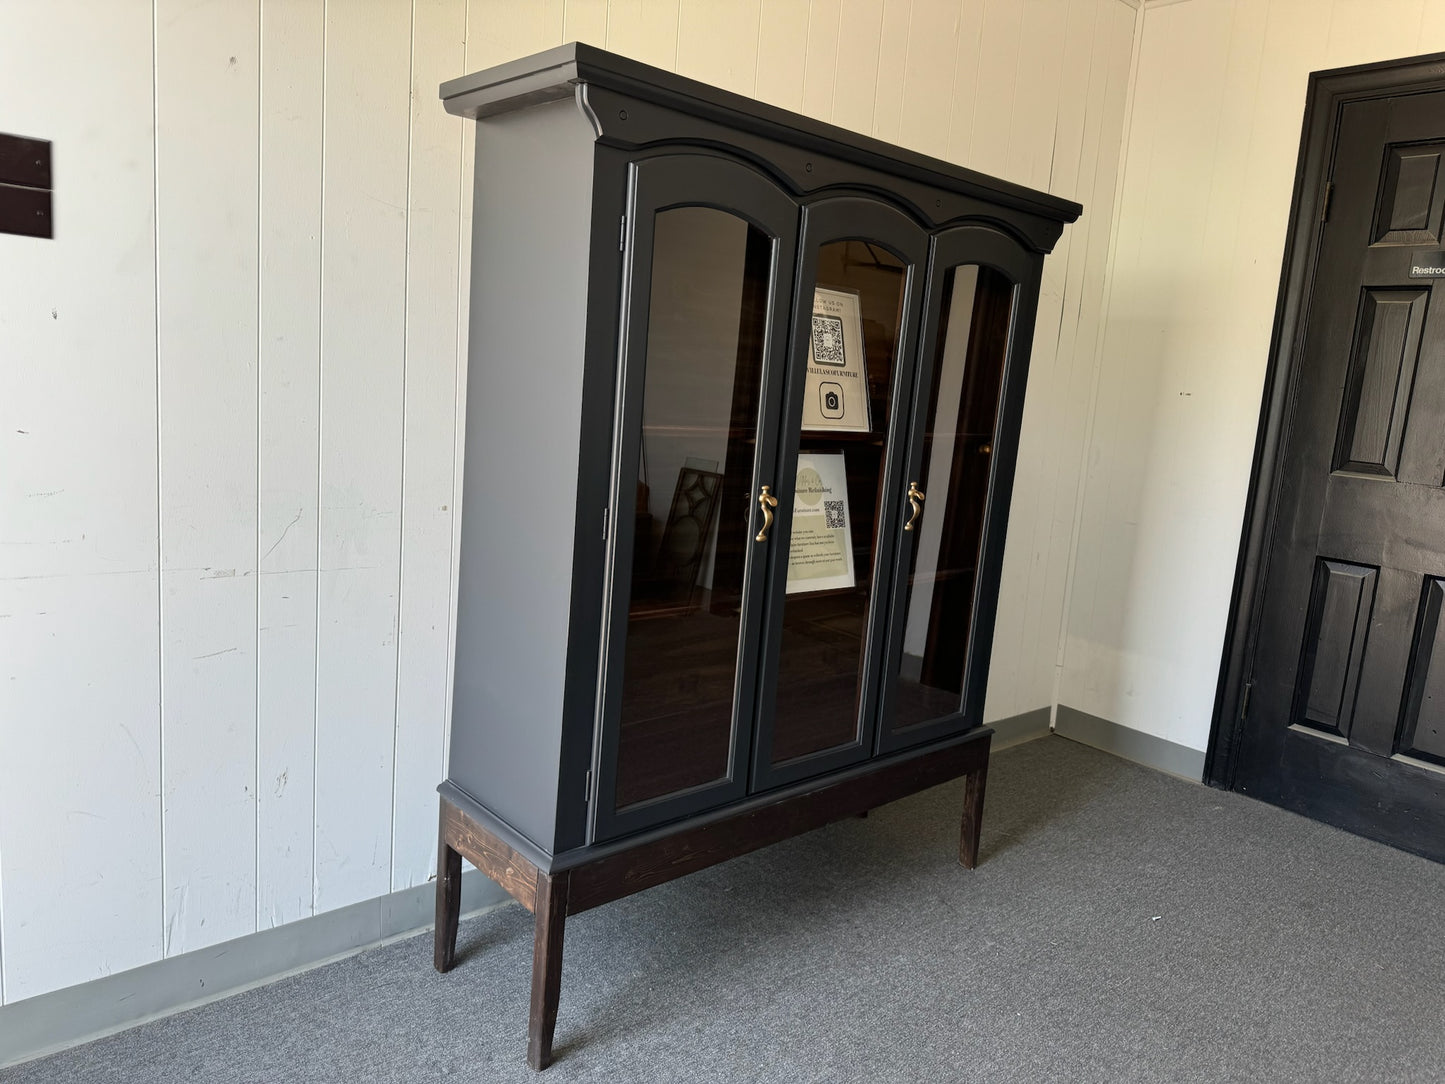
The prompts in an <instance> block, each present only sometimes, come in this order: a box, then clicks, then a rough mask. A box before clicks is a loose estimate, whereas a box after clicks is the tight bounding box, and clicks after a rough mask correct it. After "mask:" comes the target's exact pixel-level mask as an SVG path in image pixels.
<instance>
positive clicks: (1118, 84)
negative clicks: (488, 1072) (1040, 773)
mask: <svg viewBox="0 0 1445 1084" xmlns="http://www.w3.org/2000/svg"><path fill="white" fill-rule="evenodd" d="M1187 2H1189V3H1196V2H1203V0H1187ZM1134 16H1135V12H1134V8H1133V7H1132V6H1130V5H1129V4H1127V3H1124V2H1123V0H814V2H811V3H810V2H809V0H742V2H740V3H736V4H734V3H721V2H718V0H611V2H604V0H367V2H365V3H350V2H347V3H339V2H335V0H331V2H328V0H248V2H243V3H235V4H224V5H215V4H204V3H201V2H199V0H116V2H114V3H102V2H100V0H63V2H56V3H52V4H47V5H40V4H34V5H30V4H24V5H12V6H10V7H8V8H7V9H6V11H5V14H4V16H3V19H4V24H3V26H0V99H3V100H4V101H5V102H6V103H7V104H6V109H7V113H6V122H5V124H6V127H7V128H11V129H13V130H15V131H17V132H18V133H20V134H26V135H33V136H38V137H41V138H49V139H53V140H55V170H56V187H57V193H56V223H57V226H56V229H57V236H56V239H55V240H54V241H47V242H40V241H35V240H33V239H26V238H13V237H4V236H0V341H3V344H4V345H3V350H4V352H5V362H6V364H4V365H0V455H3V461H4V463H5V468H6V469H5V470H4V471H0V668H3V670H4V675H3V677H4V680H3V681H0V1000H3V1002H5V1003H10V1002H14V1001H17V1000H20V999H23V998H27V997H30V996H33V995H37V994H41V993H45V992H47V991H51V990H55V989H58V988H61V987H65V986H69V985H73V984H76V983H80V982H84V981H86V980H87V979H91V978H96V977H99V976H101V975H104V974H107V973H110V972H114V971H118V970H122V969H125V968H130V967H134V966H137V965H140V964H144V963H148V962H152V961H155V960H157V959H161V958H164V957H165V956H166V955H168V954H175V953H179V952H183V951H186V950H190V949H196V948H199V947H203V946H207V945H210V944H213V943H216V942H218V941H221V940H225V939H227V938H230V937H234V936H237V935H240V934H245V933H248V932H250V931H253V930H259V929H266V928H269V927H272V926H276V925H280V924H283V923H288V922H292V921H295V920H297V919H300V918H304V917H307V916H309V915H312V914H316V913H319V912H322V911H327V910H330V909H333V908H336V907H339V906H342V905H345V904H349V903H352V902H356V901H360V900H364V899H368V898H372V897H376V896H379V895H382V894H384V893H387V892H389V891H392V890H395V889H400V888H405V887H408V886H413V885H417V884H421V883H424V882H425V880H426V879H427V877H428V876H429V875H430V873H431V869H432V865H433V863H434V860H435V853H434V849H435V820H434V818H435V809H436V805H435V801H436V799H435V794H434V789H433V788H434V786H435V784H436V782H437V780H438V778H439V777H440V775H441V773H442V771H443V770H444V767H443V765H444V759H445V735H446V725H447V715H448V708H447V702H448V697H449V685H450V673H451V659H450V644H451V636H452V635H453V628H452V614H453V603H454V599H453V591H454V584H455V559H456V554H455V544H454V539H455V528H456V524H457V521H458V520H457V512H458V509H457V504H456V498H457V481H458V480H457V478H456V471H455V465H456V463H457V462H458V458H457V448H458V441H459V433H460V430H459V422H460V418H459V416H458V410H459V403H460V402H461V401H462V400H461V397H460V396H459V390H460V389H461V388H463V387H464V384H465V378H466V374H465V366H464V365H463V364H461V362H462V360H463V359H464V358H465V345H466V330H465V329H466V312H465V302H464V299H465V297H466V289H467V280H468V259H469V255H470V254H469V251H468V243H467V238H468V235H469V234H468V226H469V222H470V208H471V200H472V198H473V194H472V191H471V174H470V158H471V149H472V133H471V132H470V131H469V130H468V126H467V125H465V124H463V123H462V122H460V121H457V120H456V119H455V118H452V117H450V116H448V115H447V114H446V113H445V112H444V111H443V110H442V109H441V106H440V104H439V103H438V102H437V100H436V85H437V83H439V82H440V81H441V80H443V79H445V78H449V77H451V76H454V75H458V74H462V73H463V72H465V71H471V70H476V69H478V68H482V67H486V66H488V65H491V64H496V63H500V62H502V61H505V60H510V59H513V58H516V57H520V56H524V55H526V54H528V53H531V52H535V51H538V50H540V49H545V48H548V47H550V46H553V45H557V44H560V43H562V42H563V41H564V40H568V39H571V38H577V39H580V40H584V41H588V42H591V43H594V44H598V45H605V46H606V47H608V48H611V49H614V50H616V51H619V52H622V53H625V54H627V55H631V56H634V57H636V58H637V59H639V60H643V61H645V62H648V63H652V64H656V65H659V66H661V67H665V68H671V69H676V70H678V71H680V72H682V73H683V74H685V75H689V76H692V77H694V78H699V79H703V80H706V81H709V82H712V83H716V84H719V85H721V86H724V87H727V88H728V89H731V90H735V91H740V92H742V93H745V94H756V95H757V96H759V97H761V98H763V99H764V100H766V101H769V102H772V103H775V104H778V105H781V106H784V107H787V108H791V109H798V110H802V111H805V112H807V113H810V114H812V115H814V116H817V117H819V118H820V119H823V120H828V121H831V122H834V123H837V124H841V125H844V126H846V127H850V128H853V129H856V130H860V131H865V132H869V133H871V134H873V135H875V136H878V137H880V138H884V139H889V140H893V141H897V142H902V143H904V144H905V145H907V146H910V147H912V148H915V149H918V150H923V151H926V152H928V153H932V154H936V155H939V156H943V157H947V158H949V159H951V160H953V161H957V162H961V163H963V164H966V165H973V166H977V167H978V168H981V169H984V170H988V171H992V172H996V173H1000V174H1002V175H1003V176H1005V177H1008V178H1009V179H1011V180H1016V181H1020V182H1023V183H1026V184H1031V185H1034V186H1036V187H1040V188H1046V189H1048V190H1050V191H1053V192H1056V193H1058V194H1060V195H1063V196H1067V197H1070V198H1076V199H1080V200H1081V201H1082V202H1084V203H1085V204H1086V206H1087V211H1086V217H1085V218H1084V219H1083V220H1082V221H1081V223H1080V224H1079V226H1077V227H1072V228H1071V229H1070V230H1069V231H1066V233H1065V238H1064V242H1063V244H1062V245H1061V246H1060V249H1059V252H1058V253H1057V254H1056V255H1055V256H1054V257H1051V259H1050V260H1049V261H1048V263H1047V265H1046V275H1045V298H1044V304H1043V306H1042V308H1041V311H1042V312H1043V313H1044V314H1045V316H1044V318H1043V319H1041V322H1040V325H1039V329H1038V333H1037V338H1036V342H1037V365H1038V370H1039V373H1040V377H1039V379H1037V380H1035V381H1034V382H1033V383H1031V386H1030V391H1029V398H1028V406H1027V408H1026V423H1025V434H1024V448H1023V453H1022V456H1021V460H1020V477H1019V487H1018V488H1019V493H1020V498H1019V500H1018V501H1017V502H1016V506H1015V510H1014V515H1013V522H1012V524H1011V534H1010V547H1009V553H1008V557H1007V559H1006V571H1005V587H1004V599H1003V602H1002V605H1001V611H1000V612H1001V621H1000V629H999V644H998V647H997V649H996V659H995V664H994V666H995V680H994V681H993V683H992V685H991V690H990V701H989V713H990V716H991V717H998V716H1001V715H1008V714H1013V713H1016V712H1019V711H1024V710H1030V709H1033V708H1038V707H1043V706H1046V705H1047V704H1049V703H1050V697H1051V694H1052V682H1053V676H1054V662H1055V658H1054V656H1055V653H1056V644H1057V636H1058V629H1059V621H1060V615H1061V612H1062V610H1061V607H1062V595H1063V579H1064V569H1065V568H1066V567H1067V563H1068V562H1067V555H1068V549H1069V543H1070V540H1071V530H1072V526H1073V517H1074V507H1075V503H1076V490H1077V483H1078V465H1079V463H1080V459H1081V450H1082V447H1083V441H1084V421H1083V419H1082V418H1081V417H1080V416H1079V415H1080V407H1079V398H1080V394H1081V389H1083V390H1084V392H1085V393H1086V392H1087V389H1089V388H1090V387H1091V386H1092V383H1093V380H1094V356H1095V351H1094V347H1095V339H1096V337H1097V335H1096V331H1097V327H1098V321H1099V311H1098V310H1099V308H1100V305H1101V303H1102V283H1103V280H1104V260H1105V257H1106V255H1107V252H1108V247H1109V236H1110V215H1111V210H1112V197H1113V187H1114V182H1113V169H1114V164H1115V163H1116V162H1117V160H1118V152H1119V140H1120V137H1121V131H1122V118H1123V115H1124V97H1123V94H1124V90H1125V88H1126V84H1127V79H1128V70H1129V58H1130V45H1131V41H1132V34H1133V20H1134ZM60 35H63V36H64V38H65V40H66V43H67V45H66V48H65V49H64V50H62V51H54V50H35V49H31V48H28V47H27V46H26V45H25V43H26V42H27V41H45V40H52V39H55V38H56V37H57V36H60ZM95 85H103V86H104V87H105V108H104V111H103V115H102V113H101V112H100V111H98V110H97V108H96V106H95V105H94V102H95V98H94V96H93V95H91V94H88V93H85V92H84V91H83V88H85V87H90V86H95Z"/></svg>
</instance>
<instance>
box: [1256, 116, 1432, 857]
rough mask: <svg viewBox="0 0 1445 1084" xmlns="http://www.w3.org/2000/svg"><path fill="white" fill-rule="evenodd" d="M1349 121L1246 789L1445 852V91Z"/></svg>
mask: <svg viewBox="0 0 1445 1084" xmlns="http://www.w3.org/2000/svg"><path fill="white" fill-rule="evenodd" d="M1337 131H1338V134H1337V136H1336V138H1335V142H1334V148H1335V149H1334V154H1333V159H1332V168H1331V169H1330V173H1329V174H1328V175H1329V176H1330V177H1331V181H1332V185H1333V189H1332V191H1331V192H1330V193H1329V194H1328V195H1327V202H1326V204H1325V206H1326V212H1325V215H1326V217H1325V221H1324V223H1323V225H1322V226H1321V228H1320V230H1321V232H1320V234H1319V237H1318V244H1317V251H1318V257H1317V262H1316V265H1315V272H1314V280H1313V287H1312V289H1311V290H1310V292H1309V295H1308V299H1307V300H1308V305H1307V313H1308V316H1307V321H1308V322H1307V325H1306V329H1305V332H1304V335H1303V339H1302V340H1301V342H1302V346H1301V349H1300V353H1299V356H1298V362H1297V369H1296V374H1295V382H1294V401H1293V407H1292V413H1291V415H1290V419H1289V425H1288V427H1287V428H1286V430H1285V432H1286V433H1287V436H1286V437H1285V443H1284V446H1283V454H1282V456H1281V457H1280V460H1279V462H1280V464H1281V466H1280V468H1279V473H1278V475H1277V481H1276V485H1277V491H1276V492H1277V498H1276V500H1277V504H1276V512H1275V516H1274V527H1273V536H1272V539H1271V541H1270V542H1269V543H1268V548H1267V550H1266V554H1267V557H1266V560H1267V564H1266V566H1265V568H1266V571H1265V580H1264V589H1263V602H1262V605H1261V609H1260V612H1259V626H1258V634H1257V640H1256V645H1257V646H1256V648H1255V654H1254V661H1253V665H1252V667H1251V668H1250V669H1249V671H1248V678H1247V680H1248V682H1249V687H1248V689H1247V700H1246V701H1245V703H1246V707H1245V711H1244V721H1243V732H1242V741H1241V745H1240V748H1239V752H1238V760H1237V768H1236V775H1235V779H1234V785H1235V786H1236V787H1237V789H1239V790H1242V791H1244V792H1246V793H1249V794H1252V795H1255V796H1257V797H1259V798H1263V799H1265V800H1267V801H1270V802H1274V803H1277V804H1279V805H1283V806H1286V807H1288V808H1290V809H1294V810H1296V811H1298V812H1300V813H1304V814H1306V815H1308V816H1312V817H1315V818H1317V819H1320V820H1325V821H1329V822H1331V823H1334V824H1337V825H1339V826H1341V827H1344V828H1347V829H1349V830H1351V831H1355V832H1358V833H1361V834H1364V835H1368V836H1372V837H1374V838H1377V839H1380V840H1383V841H1385V842H1387V843H1391V844H1394V845H1396V846H1399V847H1402V848H1405V849H1407V850H1411V851H1414V852H1416V853H1420V854H1425V855H1429V856H1430V857H1433V858H1436V859H1438V860H1445V620H1442V612H1441V610H1442V606H1441V603H1442V600H1445V293H1442V297H1440V298H1436V297H1434V296H1433V294H1434V292H1435V290H1436V289H1437V288H1438V284H1439V283H1441V282H1442V281H1445V280H1442V277H1441V276H1440V274H1438V273H1435V272H1431V271H1429V270H1428V269H1429V268H1430V267H1440V266H1441V265H1442V264H1445V260H1442V259H1441V258H1440V257H1441V256H1445V252H1442V251H1441V249H1442V245H1445V235H1442V212H1445V92H1439V91H1437V92H1433V93H1417V94H1406V95H1399V96H1395V97H1377V98H1372V99H1366V100H1358V101H1348V102H1346V103H1345V104H1343V105H1341V106H1340V108H1339V124H1338V130H1337Z"/></svg>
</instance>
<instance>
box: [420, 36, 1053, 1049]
mask: <svg viewBox="0 0 1445 1084" xmlns="http://www.w3.org/2000/svg"><path fill="white" fill-rule="evenodd" d="M441 93H442V98H443V99H444V100H445V104H446V108H447V109H448V110H449V111H450V112H452V113H454V114H457V115H459V116H462V117H467V118H471V119H473V120H474V121H475V122H476V124H477V132H476V184H475V209H474V214H473V235H472V246H473V247H472V276H471V332H470V347H469V367H468V377H467V408H466V457H465V466H464V483H463V486H464V489H463V507H462V529H461V555H460V567H461V572H460V585H459V601H458V606H459V609H458V619H457V654H456V682H455V705H454V709H453V718H452V732H451V754H450V766H449V769H448V775H447V780H446V782H444V783H443V784H442V786H441V788H440V791H441V847H440V860H439V861H440V870H439V879H438V885H437V933H436V964H437V967H438V968H440V969H441V970H447V969H448V968H450V967H451V966H452V963H453V960H454V953H455V942H456V926H457V911H458V906H459V880H460V870H461V857H462V856H465V857H466V858H468V859H469V860H471V861H472V862H474V863H475V864H476V865H477V866H478V867H479V868H481V869H482V870H484V871H485V872H486V873H488V874H489V875H490V876H491V877H493V878H494V879H495V880H497V881H498V882H499V883H501V884H502V885H503V887H505V888H506V889H507V890H508V891H509V892H511V894H512V895H513V896H515V897H516V898H517V899H518V900H520V901H521V902H522V903H523V904H524V905H525V906H526V907H528V908H529V909H531V910H532V911H533V912H534V913H535V915H536V949H535V959H534V965H533V997H532V1010H531V1028H530V1043H529V1052H528V1053H529V1059H530V1061H531V1063H532V1064H533V1066H535V1067H537V1068H542V1067H544V1066H545V1065H546V1064H547V1062H548V1060H549V1059H550V1056H551V1043H552V1034H553V1030H554V1026H555V1021H556V1013H557V997H558V988H559V982H560V977H561V948H562V928H563V923H564V920H565V918H566V916H567V915H568V914H573V913H576V912H578V911H581V910H585V909H587V908H589V907H594V906H596V905H598V904H601V903H605V902H607V901H609V900H612V899H616V898H618V897H620V896H623V895H626V894H628V893H630V892H635V891H637V890H639V889H642V888H646V887H648V886H650V885H655V884H659V883H661V882H663V881H666V880H669V879H671V878H673V877H677V876H680V875H681V874H684V873H687V872H691V871H693V870H696V869H699V868H702V867H704V866H707V865H710V864H712V863H714V862H718V861H721V860H723V859H726V858H729V857H732V856H734V855H737V854H741V853H743V852H745V851H749V850H752V849H754V848H757V847H761V846H764V845H766V844H768V843H772V842H775V841H777V840H780V839H783V838H786V837H788V836H791V835H795V834H797V833H799V832H803V831H807V830H809V829H811V828H815V827H817V826H819V825H821V824H824V823H827V822H828V821H831V820H835V819H837V818H840V817H844V816H849V815H853V814H858V813H862V812H864V811H866V810H867V809H869V808H870V807H872V806H875V805H878V804H881V803H883V802H887V801H891V800H893V799H895V798H898V797H901V796H902V795H905V794H909V793H912V792H914V791H917V790H920V789H922V788H924V787H928V786H932V785H934V784H936V783H939V782H942V781H944V780H947V779H951V778H956V777H958V776H965V777H967V779H968V785H967V787H966V797H965V805H966V809H965V811H964V817H963V831H962V840H961V845H960V858H961V860H962V862H963V864H964V865H966V866H972V865H973V864H974V862H975V861H976V859H977V847H978V831H979V816H980V812H981V808H982V803H983V789H984V777H985V773H986V771H987V767H988V748H989V738H990V732H989V731H988V730H987V729H985V728H983V727H982V726H981V722H982V714H983V704H984V688H985V684H986V680H987V676H988V662H989V650H990V644H991V641H992V632H993V624H994V612H995V606H996V603H997V596H998V582H999V567H1000V564H1001V562H1002V559H1003V548H1004V530H1005V525H1006V521H1007V519H1008V506H1009V493H1010V489H1011V486H1012V481H1013V472H1014V461H1015V453H1016V449H1017V441H1018V430H1019V419H1020V414H1021V412H1022V408H1023V398H1024V382H1025V375H1026V370H1027V367H1028V360H1029V347H1030V342H1031V339H1032V333H1033V325H1034V317H1035V307H1036V303H1037V298H1038V289H1039V278H1040V269H1041V266H1042V262H1043V257H1044V254H1045V253H1047V252H1048V251H1049V250H1050V249H1051V248H1052V247H1053V245H1054V243H1055V241H1056V240H1057V239H1058V237H1059V234H1060V232H1061V231H1062V229H1063V225H1064V223H1066V222H1071V221H1073V220H1074V219H1075V218H1077V217H1078V215H1079V213H1080V207H1079V206H1078V205H1077V204H1075V203H1070V202H1068V201H1066V200H1061V199H1057V198H1054V197H1052V196H1048V195H1045V194H1042V193H1038V192H1034V191H1031V190H1029V189H1026V188H1022V187H1019V186H1017V185H1013V184H1008V183H1005V182H1002V181H997V180H992V179H990V178H988V177H984V176H981V175H979V174H977V173H973V172H971V171H969V170H966V169H960V168H958V167H956V166H952V165H949V164H947V163H944V162H940V161H937V160H935V159H931V158H926V157H924V156H922V155H918V154H914V153H912V152H909V151H906V150H903V149H901V148H898V147H893V146H889V145H887V144H884V143H880V142H878V141H876V140H873V139H869V138H865V137H862V136H858V135H855V134H853V133H850V132H846V131H843V130H842V129H839V128H834V127H832V126H830V125H826V124H821V123H818V122H816V121H812V120H809V119H807V118H804V117H800V116H797V115H795V114H793V113H788V112H785V111H783V110H780V109H775V108H772V107H770V106H766V105H763V104H761V103H759V102H755V101H751V100H749V99H747V98H743V97H739V96H738V95H734V94H729V93H725V92H723V91H719V90H716V89H714V88H711V87H708V86H705V85H703V84H700V83H696V82H693V81H691V80H688V79H683V78H681V77H678V76H676V75H672V74H670V73H668V72H664V71H660V70H657V69H655V68H651V67H648V66H645V65H642V64H638V63H634V62H632V61H629V60H625V59H623V58H621V57H617V56H613V55H611V54H608V53H605V52H602V51H600V50H597V49H593V48H589V47H587V46H584V45H566V46H563V47H561V48H558V49H553V50H551V51H549V52H546V53H542V54H539V55H537V56H534V57H530V58H528V59H525V60H519V61H516V62H514V63H510V64H505V65H502V66H500V67H496V68H492V69H489V70H487V71H484V72H480V73H478V74H475V75H470V76H467V77H465V78H462V79H457V80H454V81H452V82H449V83H446V84H445V85H443V87H442V91H441Z"/></svg>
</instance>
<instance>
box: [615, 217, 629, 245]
mask: <svg viewBox="0 0 1445 1084" xmlns="http://www.w3.org/2000/svg"><path fill="white" fill-rule="evenodd" d="M617 251H618V252H626V251H627V216H626V215H623V216H622V219H621V221H620V222H619V224H618V226H617Z"/></svg>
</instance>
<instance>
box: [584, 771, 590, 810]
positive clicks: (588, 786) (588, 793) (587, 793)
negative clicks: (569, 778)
mask: <svg viewBox="0 0 1445 1084" xmlns="http://www.w3.org/2000/svg"><path fill="white" fill-rule="evenodd" d="M586 783H587V789H586V791H585V793H584V794H583V795H582V800H583V801H584V802H586V803H587V804H588V805H591V804H592V769H591V768H588V769H587V780H586Z"/></svg>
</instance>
